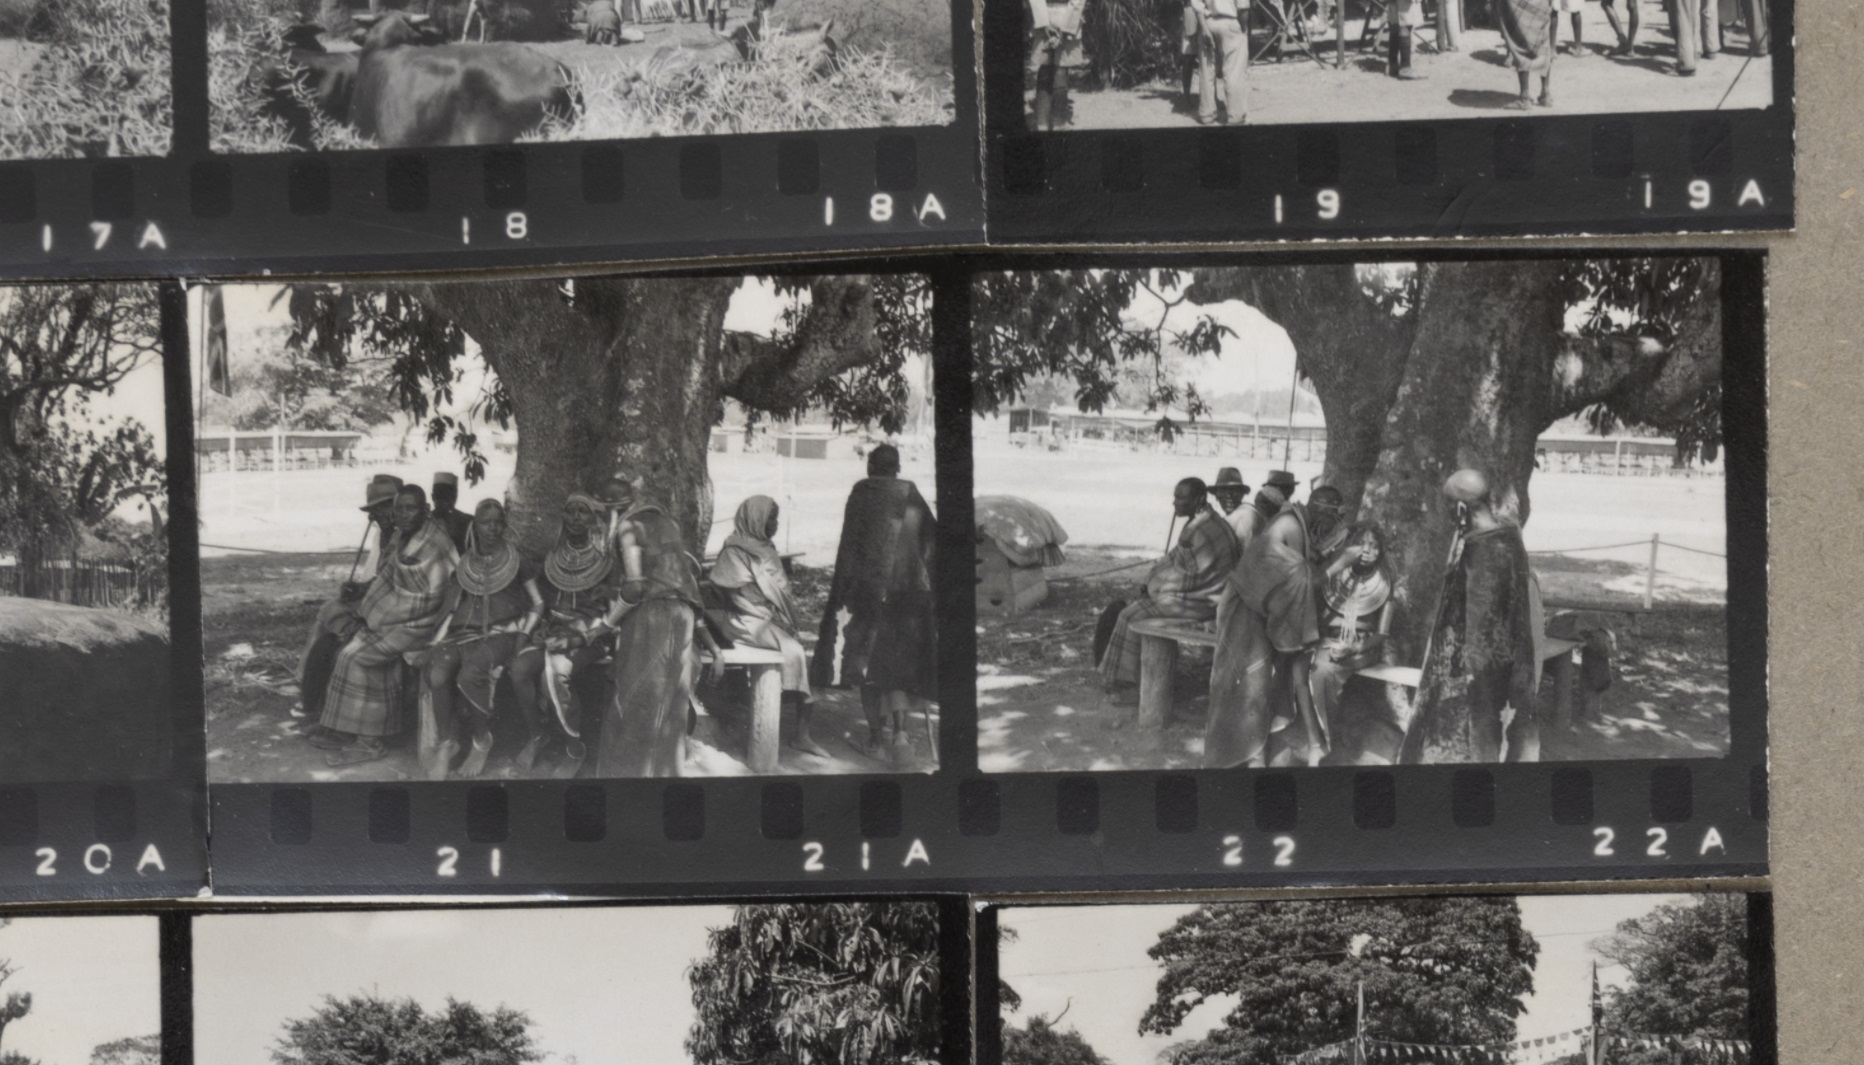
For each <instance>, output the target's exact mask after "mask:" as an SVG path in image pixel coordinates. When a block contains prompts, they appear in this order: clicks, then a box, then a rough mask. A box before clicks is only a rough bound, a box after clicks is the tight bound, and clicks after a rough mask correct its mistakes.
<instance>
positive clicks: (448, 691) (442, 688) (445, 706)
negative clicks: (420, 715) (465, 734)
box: [422, 644, 460, 769]
mask: <svg viewBox="0 0 1864 1065" xmlns="http://www.w3.org/2000/svg"><path fill="white" fill-rule="evenodd" d="M459 675H460V652H459V648H458V647H456V646H454V645H452V644H442V645H441V646H439V647H436V648H434V649H433V650H431V651H429V652H428V653H427V667H426V670H425V675H424V676H423V677H422V680H423V681H425V682H426V684H427V694H428V698H429V699H431V700H432V701H433V706H434V736H435V740H436V742H437V743H438V744H439V745H440V749H441V752H442V753H440V754H439V755H437V756H436V757H435V761H436V762H438V763H439V764H440V765H442V766H445V767H446V768H448V769H451V768H452V765H453V756H454V755H455V754H457V753H458V752H459V746H460V745H459V693H458V690H457V689H456V687H455V685H456V684H457V682H458V680H459Z"/></svg>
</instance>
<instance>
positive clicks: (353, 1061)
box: [272, 993, 544, 1065]
mask: <svg viewBox="0 0 1864 1065" xmlns="http://www.w3.org/2000/svg"><path fill="white" fill-rule="evenodd" d="M272 1060H273V1061H274V1062H276V1063H277V1065H461V1063H470V1065H525V1063H527V1062H536V1061H542V1060H544V1054H543V1051H542V1050H541V1049H540V1048H539V1047H538V1045H537V1041H536V1039H535V1038H534V1037H533V1036H532V1034H531V1019H530V1017H529V1016H527V1015H526V1014H525V1013H524V1012H523V1011H521V1010H514V1009H509V1008H507V1007H505V1006H498V1007H496V1008H494V1009H491V1010H485V1009H481V1008H480V1007H479V1006H476V1005H474V1004H473V1003H470V1002H461V1001H459V1000H458V999H455V998H452V997H449V998H448V999H447V1003H446V1006H445V1007H444V1008H442V1009H439V1010H435V1011H432V1012H430V1011H428V1010H426V1009H424V1008H422V1006H421V1004H420V1003H418V1002H416V1001H415V1000H414V999H412V998H400V999H390V998H384V997H382V996H380V995H377V994H373V993H371V994H355V995H349V996H346V997H343V998H337V997H336V996H333V995H326V996H324V999H323V1002H322V1004H321V1005H319V1006H318V1007H317V1008H316V1009H315V1010H313V1011H312V1013H311V1015H310V1016H308V1017H300V1018H294V1019H291V1020H287V1021H286V1022H285V1023H284V1031H283V1033H282V1034H280V1036H279V1037H278V1042H277V1043H276V1044H275V1045H274V1046H273V1048H272Z"/></svg>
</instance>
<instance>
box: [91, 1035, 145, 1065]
mask: <svg viewBox="0 0 1864 1065" xmlns="http://www.w3.org/2000/svg"><path fill="white" fill-rule="evenodd" d="M91 1065H162V1036H161V1033H159V1032H158V1033H156V1034H154V1035H132V1036H130V1037H128V1038H126V1039H118V1040H116V1041H114V1042H110V1043H102V1044H99V1045H98V1046H97V1047H96V1048H95V1049H93V1050H92V1051H91Z"/></svg>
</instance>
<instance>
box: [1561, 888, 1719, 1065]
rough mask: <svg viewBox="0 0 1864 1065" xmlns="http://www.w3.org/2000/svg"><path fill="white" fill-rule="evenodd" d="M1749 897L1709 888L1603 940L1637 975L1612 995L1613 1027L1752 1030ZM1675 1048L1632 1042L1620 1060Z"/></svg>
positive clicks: (1652, 1032)
mask: <svg viewBox="0 0 1864 1065" xmlns="http://www.w3.org/2000/svg"><path fill="white" fill-rule="evenodd" d="M1747 929H1748V925H1747V898H1746V897H1745V896H1742V895H1733V894H1703V895H1696V896H1693V897H1692V898H1691V899H1690V901H1688V902H1684V903H1673V904H1667V905H1663V906H1659V907H1657V908H1656V909H1654V910H1652V911H1651V912H1650V913H1647V914H1645V915H1644V916H1642V917H1634V918H1632V919H1630V920H1627V921H1621V922H1619V924H1618V929H1617V931H1615V932H1613V933H1612V934H1611V935H1610V936H1608V937H1606V938H1605V939H1604V940H1602V941H1600V942H1599V943H1598V944H1597V945H1596V949H1597V950H1598V952H1599V953H1600V954H1602V955H1604V956H1605V957H1607V958H1609V959H1611V960H1612V961H1615V962H1617V963H1618V964H1620V965H1623V966H1624V967H1625V969H1626V971H1627V972H1629V973H1630V981H1629V983H1627V984H1626V985H1625V986H1624V987H1623V988H1620V989H1617V990H1615V991H1612V992H1610V993H1609V994H1608V995H1607V997H1606V1001H1605V1029H1606V1031H1607V1032H1608V1033H1610V1034H1613V1035H1641V1036H1657V1037H1674V1038H1678V1039H1692V1038H1696V1037H1699V1036H1700V1037H1706V1038H1710V1039H1747V1038H1748V991H1749V982H1748V980H1749V977H1748V961H1747V953H1748V934H1747ZM1669 1060H1670V1058H1669V1056H1668V1052H1667V1051H1658V1050H1649V1049H1644V1048H1638V1047H1627V1048H1625V1049H1624V1050H1621V1051H1616V1052H1614V1058H1613V1061H1614V1063H1620V1062H1621V1063H1622V1065H1645V1063H1646V1062H1647V1061H1648V1062H1651V1063H1656V1062H1667V1061H1669Z"/></svg>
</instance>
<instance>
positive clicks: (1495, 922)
mask: <svg viewBox="0 0 1864 1065" xmlns="http://www.w3.org/2000/svg"><path fill="white" fill-rule="evenodd" d="M1147 953H1148V954H1150V955H1151V956H1152V957H1153V958H1155V959H1157V960H1158V961H1159V962H1161V963H1162V964H1163V965H1164V967H1165V973H1164V975H1163V976H1161V977H1159V981H1158V987H1157V995H1156V999H1155V1001H1154V1002H1153V1003H1152V1005H1151V1006H1149V1007H1147V1009H1146V1012H1145V1015H1144V1016H1143V1017H1142V1018H1141V1019H1140V1022H1139V1030H1140V1031H1141V1032H1157V1033H1160V1034H1169V1033H1171V1032H1173V1031H1175V1030H1176V1029H1177V1028H1178V1027H1179V1026H1180V1025H1181V1024H1183V1023H1184V1021H1185V1018H1186V1017H1188V1016H1189V1015H1190V1013H1191V1011H1193V1010H1195V1009H1197V1008H1198V1007H1199V1006H1201V1005H1203V1004H1204V1003H1205V1002H1208V1001H1210V1000H1212V999H1214V998H1218V997H1221V996H1235V997H1236V998H1237V1003H1236V1005H1235V1006H1234V1007H1233V1008H1232V1009H1231V1010H1230V1011H1229V1012H1228V1013H1227V1014H1226V1015H1225V1016H1224V1018H1223V1026H1222V1027H1221V1028H1219V1029H1217V1030H1216V1031H1214V1032H1212V1033H1211V1034H1210V1035H1208V1036H1206V1037H1205V1038H1203V1039H1202V1040H1201V1041H1199V1042H1195V1043H1191V1044H1189V1045H1186V1046H1184V1047H1182V1048H1181V1049H1180V1050H1179V1051H1178V1052H1177V1053H1176V1054H1175V1056H1174V1059H1173V1060H1174V1063H1175V1065H1219V1063H1221V1065H1275V1063H1276V1062H1277V1061H1278V1060H1279V1059H1280V1058H1281V1057H1282V1056H1286V1055H1293V1054H1298V1053H1300V1052H1302V1051H1305V1050H1309V1049H1312V1048H1315V1047H1320V1046H1325V1045H1328V1044H1331V1043H1337V1042H1341V1041H1343V1040H1346V1039H1350V1038H1352V1037H1353V1036H1354V1034H1355V1021H1356V1018H1357V1009H1358V994H1359V989H1360V987H1361V986H1363V987H1364V989H1365V1002H1366V1015H1365V1016H1366V1034H1367V1035H1368V1036H1369V1037H1371V1038H1375V1039H1383V1040H1392V1041H1397V1042H1414V1043H1462V1044H1466V1043H1494V1042H1505V1041H1508V1040H1511V1039H1513V1038H1514V1034H1515V1019H1516V1018H1517V1017H1519V1016H1520V1015H1521V1013H1522V1011H1523V1008H1524V1007H1523V1006H1522V1003H1521V998H1522V996H1524V995H1526V994H1528V993H1530V992H1531V991H1532V990H1533V987H1534V964H1535V961H1536V959H1537V958H1538V957H1539V954H1540V945H1539V944H1538V943H1537V942H1535V940H1534V937H1533V935H1532V934H1531V933H1529V932H1528V931H1527V929H1525V928H1524V927H1522V924H1521V911H1520V907H1519V906H1518V905H1516V903H1515V901H1514V900H1513V899H1512V898H1505V897H1474V898H1432V899H1304V900H1290V901H1285V902H1282V901H1277V902H1260V903H1213V904H1209V905H1205V906H1200V907H1199V908H1198V909H1197V910H1195V911H1193V912H1192V913H1189V914H1186V915H1185V916H1183V917H1180V918H1179V919H1178V920H1177V922H1175V923H1174V924H1173V925H1172V927H1170V928H1168V929H1166V930H1165V931H1164V932H1161V933H1160V934H1159V941H1158V943H1157V944H1155V945H1154V946H1153V947H1152V948H1151V949H1150V950H1148V951H1147Z"/></svg>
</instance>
